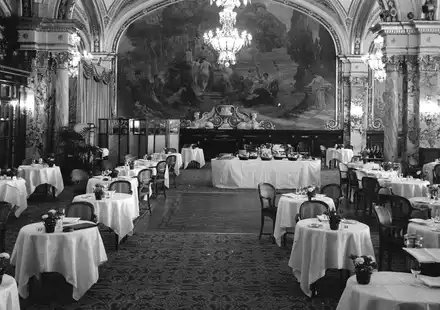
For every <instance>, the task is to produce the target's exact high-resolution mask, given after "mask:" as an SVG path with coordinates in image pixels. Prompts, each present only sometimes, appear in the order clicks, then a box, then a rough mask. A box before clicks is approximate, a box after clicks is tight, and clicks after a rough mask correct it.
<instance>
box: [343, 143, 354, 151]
mask: <svg viewBox="0 0 440 310" xmlns="http://www.w3.org/2000/svg"><path fill="white" fill-rule="evenodd" d="M345 148H346V149H350V150H353V149H354V146H353V145H350V144H349V145H346V146H345Z"/></svg>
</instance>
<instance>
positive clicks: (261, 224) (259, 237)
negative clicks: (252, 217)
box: [258, 214, 264, 240]
mask: <svg viewBox="0 0 440 310" xmlns="http://www.w3.org/2000/svg"><path fill="white" fill-rule="evenodd" d="M263 228H264V216H263V214H262V215H261V223H260V235H259V236H258V240H261V235H262V234H263Z"/></svg>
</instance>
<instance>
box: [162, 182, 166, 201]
mask: <svg viewBox="0 0 440 310" xmlns="http://www.w3.org/2000/svg"><path fill="white" fill-rule="evenodd" d="M166 188H167V187H166V186H165V183H163V184H162V191H163V196H164V197H165V198H167V190H166Z"/></svg>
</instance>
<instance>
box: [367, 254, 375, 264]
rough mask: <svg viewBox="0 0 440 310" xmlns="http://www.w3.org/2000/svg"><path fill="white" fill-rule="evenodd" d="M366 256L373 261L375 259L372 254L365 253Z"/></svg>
mask: <svg viewBox="0 0 440 310" xmlns="http://www.w3.org/2000/svg"><path fill="white" fill-rule="evenodd" d="M367 257H368V258H369V259H371V262H374V261H375V259H374V256H373V255H367Z"/></svg>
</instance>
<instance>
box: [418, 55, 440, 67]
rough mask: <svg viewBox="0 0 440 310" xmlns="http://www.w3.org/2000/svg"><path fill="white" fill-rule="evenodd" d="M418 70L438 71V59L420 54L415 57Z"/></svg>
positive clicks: (439, 61) (439, 65)
mask: <svg viewBox="0 0 440 310" xmlns="http://www.w3.org/2000/svg"><path fill="white" fill-rule="evenodd" d="M417 62H418V66H419V70H420V71H439V68H440V59H439V57H437V56H432V55H420V56H419V57H418V59H417Z"/></svg>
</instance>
